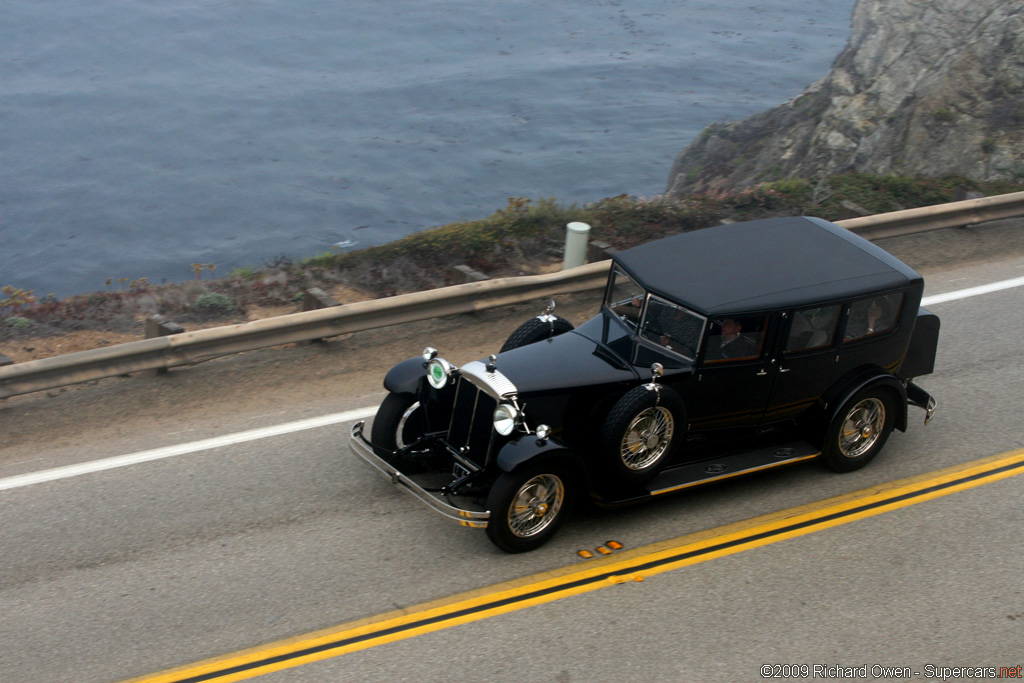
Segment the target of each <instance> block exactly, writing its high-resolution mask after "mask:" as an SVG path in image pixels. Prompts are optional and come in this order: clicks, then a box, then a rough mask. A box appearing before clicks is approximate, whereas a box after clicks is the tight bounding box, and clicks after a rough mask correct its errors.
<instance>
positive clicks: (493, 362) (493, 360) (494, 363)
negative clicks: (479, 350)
mask: <svg viewBox="0 0 1024 683" xmlns="http://www.w3.org/2000/svg"><path fill="white" fill-rule="evenodd" d="M497 369H498V357H497V356H495V355H494V354H493V353H492V354H491V355H489V356H487V372H494V371H495V370H497Z"/></svg>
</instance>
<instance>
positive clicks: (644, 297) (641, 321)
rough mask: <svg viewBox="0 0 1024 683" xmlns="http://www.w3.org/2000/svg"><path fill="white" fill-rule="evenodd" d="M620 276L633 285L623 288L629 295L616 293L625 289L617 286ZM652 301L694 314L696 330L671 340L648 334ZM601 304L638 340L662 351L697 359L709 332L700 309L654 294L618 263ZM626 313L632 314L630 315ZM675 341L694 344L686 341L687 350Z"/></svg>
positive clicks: (684, 312)
mask: <svg viewBox="0 0 1024 683" xmlns="http://www.w3.org/2000/svg"><path fill="white" fill-rule="evenodd" d="M621 280H625V281H626V282H628V283H629V285H630V286H627V287H625V288H624V290H625V291H624V293H628V294H629V296H627V297H622V296H614V295H615V293H616V292H617V291H623V289H620V288H617V285H618V284H619V282H620V281H621ZM637 300H639V301H637ZM652 303H654V304H657V305H658V306H662V307H664V308H665V309H669V308H671V309H674V310H676V311H678V312H679V313H682V314H684V315H686V316H689V317H692V318H694V319H695V321H696V322H697V323H699V326H698V327H697V329H696V330H695V333H694V332H691V334H690V337H691V339H689V340H672V339H666V337H665V336H664V335H661V338H660V339H651V338H650V337H648V336H646V334H647V332H648V322H649V321H648V317H649V315H650V312H651V308H652V306H651V305H652ZM602 307H603V308H606V309H608V313H609V314H610V315H611V316H612V317H614V318H615V319H616V320H617V321H619V322H620V323H622V324H623V325H624V326H625V327H626V329H627V330H629V332H630V335H631V336H632V337H633V339H634V340H635V341H637V342H639V343H643V344H645V345H650V346H653V347H654V348H656V349H658V350H659V351H662V352H665V353H669V354H672V355H673V356H678V357H680V358H683V359H685V360H687V361H690V362H696V360H697V357H698V355H699V353H700V348H701V344H703V342H704V334H705V333H706V332H707V326H708V318H707V316H705V315H701V314H700V313H697V312H696V311H694V310H692V309H690V308H687V307H686V306H683V305H682V304H679V303H676V302H675V301H672V300H670V299H666V298H665V297H663V296H658V295H657V294H652V293H651V292H649V291H647V289H645V288H644V287H643V286H641V285H640V284H639V283H638V282H637V281H636V280H635V279H634V278H633V277H632V276H630V275H629V273H627V272H626V271H625V270H623V269H622V268H620V267H619V266H618V265H615V266H613V267H612V271H611V273H610V275H609V279H608V285H607V289H606V290H605V296H604V301H603V302H602ZM633 311H637V315H636V316H633V315H631V313H632V312H633ZM627 313H628V314H630V315H627ZM694 337H695V338H694ZM663 340H664V341H663ZM672 341H676V342H677V343H684V342H692V344H684V345H685V346H686V350H685V351H684V350H683V349H680V348H676V347H673V346H672V344H671V342H672ZM691 354H692V355H691Z"/></svg>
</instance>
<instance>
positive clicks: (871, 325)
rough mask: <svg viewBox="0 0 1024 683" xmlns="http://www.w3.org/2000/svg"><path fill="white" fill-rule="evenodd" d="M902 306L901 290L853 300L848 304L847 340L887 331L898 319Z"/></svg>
mask: <svg viewBox="0 0 1024 683" xmlns="http://www.w3.org/2000/svg"><path fill="white" fill-rule="evenodd" d="M902 306H903V293H902V292H893V293H892V294H883V295H881V296H875V297H871V298H870V299H861V300H860V301H855V302H853V304H851V305H850V318H849V320H848V321H847V323H846V339H847V341H849V340H852V339H863V338H865V337H870V336H872V335H875V334H881V333H883V332H888V331H889V330H891V329H892V328H893V326H894V325H895V324H896V321H897V320H898V319H899V314H900V308H901V307H902Z"/></svg>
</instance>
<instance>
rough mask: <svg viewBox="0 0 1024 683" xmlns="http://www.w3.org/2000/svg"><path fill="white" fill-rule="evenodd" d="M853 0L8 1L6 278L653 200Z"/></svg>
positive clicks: (821, 67)
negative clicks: (694, 145) (706, 131)
mask: <svg viewBox="0 0 1024 683" xmlns="http://www.w3.org/2000/svg"><path fill="white" fill-rule="evenodd" d="M853 5H854V0H790V2H786V3H766V2H761V3H755V2H752V1H749V0H748V1H747V2H736V1H733V0H718V1H717V2H711V1H709V0H671V1H667V0H573V1H562V0H554V1H552V0H547V1H544V2H541V1H539V0H506V1H505V2H500V3H498V2H494V3H487V2H481V1H480V0H475V1H469V0H390V1H389V2H386V3H384V2H376V1H373V2H371V1H366V0H345V1H342V2H338V1H337V0H331V1H326V0H288V1H287V2H286V1H284V0H173V1H168V0H94V1H93V2H81V1H80V0H0V285H5V284H10V285H15V286H18V287H24V288H27V289H32V290H35V292H36V293H37V294H38V295H43V294H46V293H51V292H52V293H55V294H57V295H58V296H64V295H68V294H72V293H78V292H86V291H94V290H100V289H104V283H105V282H106V281H107V280H108V279H109V278H114V279H115V280H116V279H118V278H129V279H136V278H140V277H148V278H149V279H150V280H151V281H153V282H161V281H165V280H170V281H174V280H184V279H187V278H189V277H191V276H192V269H191V265H190V264H192V263H213V264H216V265H217V271H216V272H217V274H226V273H227V272H228V271H229V270H230V269H232V268H234V267H238V266H246V265H260V264H262V263H264V262H266V261H268V260H272V259H274V258H276V257H278V256H281V255H287V256H289V257H294V258H301V257H306V256H311V255H314V254H318V253H320V252H323V251H325V250H327V249H330V248H331V247H332V245H340V248H343V249H348V248H360V247H364V246H370V245H373V244H380V243H383V242H387V241H390V240H393V239H397V238H399V237H402V236H404V235H407V234H410V233H412V232H415V231H418V230H423V229H426V228H430V227H432V226H436V225H442V224H445V223H449V222H452V221H456V220H464V219H475V218H481V217H484V216H487V215H490V214H491V213H492V212H493V211H495V210H496V209H499V208H503V207H504V206H505V205H506V203H507V199H508V198H509V197H514V196H524V197H530V198H535V199H536V198H540V197H554V198H555V199H557V200H559V201H561V202H564V203H579V204H583V203H586V202H591V201H596V200H598V199H601V198H604V197H609V196H614V195H618V194H622V193H629V194H633V195H641V196H649V195H653V194H658V193H661V192H663V191H664V189H665V185H666V182H667V179H668V172H669V170H670V168H671V165H672V161H673V159H674V158H675V156H676V155H677V154H678V153H679V152H680V151H681V150H682V149H683V148H684V147H685V146H686V145H687V144H688V143H689V142H690V140H692V139H693V138H694V136H696V135H697V134H698V133H699V132H700V130H702V129H703V128H704V127H705V126H707V125H708V124H710V123H712V122H715V121H726V120H736V119H740V118H743V117H745V116H747V115H749V114H752V113H754V112H757V111H761V110H764V109H768V108H770V107H773V106H775V105H778V104H780V103H782V102H784V101H786V100H787V99H789V98H791V97H793V96H794V95H797V94H798V93H799V92H800V91H801V90H803V88H804V87H806V86H807V85H809V84H810V83H812V82H814V81H815V80H817V79H819V78H821V77H822V76H824V75H825V74H826V73H827V72H828V69H829V67H830V65H831V63H832V61H833V60H834V59H835V57H836V56H837V55H838V54H839V52H840V51H841V50H842V48H843V46H844V45H845V43H846V40H847V39H848V37H849V32H850V15H851V13H852V10H853Z"/></svg>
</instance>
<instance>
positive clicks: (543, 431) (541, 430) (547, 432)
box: [537, 425, 551, 439]
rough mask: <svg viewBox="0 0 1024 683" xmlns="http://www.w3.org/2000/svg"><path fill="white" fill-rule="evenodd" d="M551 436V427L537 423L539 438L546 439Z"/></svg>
mask: <svg viewBox="0 0 1024 683" xmlns="http://www.w3.org/2000/svg"><path fill="white" fill-rule="evenodd" d="M549 436H551V427H548V426H547V425H537V438H538V439H546V438H548V437H549Z"/></svg>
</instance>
